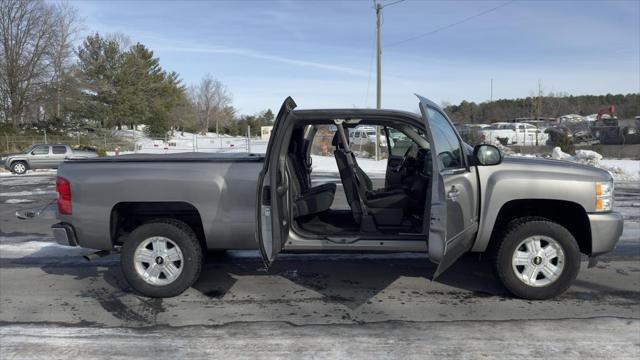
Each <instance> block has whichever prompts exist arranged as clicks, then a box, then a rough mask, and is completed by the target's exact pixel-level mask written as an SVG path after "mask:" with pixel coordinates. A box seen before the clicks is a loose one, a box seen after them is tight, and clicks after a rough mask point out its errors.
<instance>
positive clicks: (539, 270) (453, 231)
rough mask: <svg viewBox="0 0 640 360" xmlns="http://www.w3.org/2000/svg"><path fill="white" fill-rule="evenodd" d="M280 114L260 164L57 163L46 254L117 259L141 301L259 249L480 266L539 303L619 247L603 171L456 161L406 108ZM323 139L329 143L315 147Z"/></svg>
mask: <svg viewBox="0 0 640 360" xmlns="http://www.w3.org/2000/svg"><path fill="white" fill-rule="evenodd" d="M295 107H296V105H295V102H294V101H293V100H292V99H291V98H288V99H287V100H286V101H285V103H284V104H283V106H282V108H281V110H280V112H279V114H278V116H277V118H276V120H275V123H274V127H273V132H272V135H271V138H270V140H269V144H268V147H267V151H266V154H265V155H257V154H197V153H192V154H175V155H132V156H120V157H108V158H96V159H86V160H75V161H66V162H65V163H64V164H62V165H61V166H60V168H59V170H58V178H57V183H56V187H57V191H58V193H59V195H58V200H57V212H58V213H57V218H58V219H59V220H60V223H58V224H56V225H53V232H54V234H55V237H56V239H57V241H59V242H60V243H62V244H65V245H71V246H81V247H85V248H92V249H98V250H101V251H102V253H104V252H111V251H120V253H121V266H122V270H123V272H124V275H125V277H126V279H127V281H128V282H129V283H130V284H131V285H132V287H133V288H134V289H135V290H137V291H138V292H140V293H141V294H143V295H146V296H151V297H169V296H175V295H178V294H180V293H182V292H183V291H184V290H185V289H187V288H189V287H190V286H191V285H192V284H193V283H194V282H195V281H196V280H197V278H198V276H199V275H200V271H201V266H202V262H203V257H204V255H205V254H206V253H207V251H212V250H226V249H259V250H260V253H261V254H262V257H263V259H264V263H265V265H266V266H267V267H268V266H269V265H270V264H271V263H272V262H273V261H274V260H276V256H277V255H278V253H280V252H284V251H286V252H327V251H331V252H336V251H361V252H362V251H382V252H398V251H404V252H422V253H425V254H426V256H425V259H426V258H427V257H428V258H429V259H430V260H431V261H432V262H434V263H436V264H437V268H436V269H435V271H434V274H433V278H437V277H438V276H439V275H440V274H442V273H443V272H444V271H445V270H447V268H449V267H450V266H451V265H452V264H454V262H455V261H456V260H457V259H458V258H459V257H460V256H461V255H463V254H465V253H467V252H486V253H487V254H488V255H490V256H491V258H492V259H493V262H494V266H495V268H496V270H497V273H498V275H499V277H500V279H501V281H502V282H503V284H504V285H505V287H506V288H507V289H508V290H510V291H511V292H512V293H513V294H514V295H516V296H519V297H522V298H527V299H547V298H551V297H554V296H556V295H558V294H560V293H562V292H563V291H565V290H566V289H567V288H568V287H569V286H570V285H571V283H572V282H573V281H574V279H575V278H576V276H577V274H578V270H579V268H580V263H581V262H580V258H581V254H585V255H587V256H589V257H590V262H589V263H590V265H593V264H594V263H595V259H596V257H597V256H598V255H600V254H603V253H606V252H609V251H611V250H612V249H613V248H614V246H615V244H616V242H617V241H618V239H619V237H620V235H621V233H622V226H623V223H622V216H621V215H620V214H618V213H615V212H613V211H612V208H613V181H612V177H611V176H610V174H609V173H607V172H606V171H603V170H600V169H597V168H594V167H590V166H585V165H579V164H574V163H569V162H564V161H554V160H546V159H532V158H523V157H507V158H503V156H502V154H501V153H500V151H499V150H498V149H497V148H496V147H494V146H492V145H479V146H476V147H475V148H472V147H470V146H468V145H467V144H465V143H464V142H463V141H462V140H461V138H460V136H459V135H458V133H457V132H456V130H455V129H454V127H453V125H452V124H451V122H450V121H449V119H448V118H447V116H446V114H445V113H444V112H443V111H442V109H440V108H439V107H438V106H437V105H436V104H434V103H433V102H431V101H429V100H427V99H425V98H422V97H420V96H419V107H420V110H421V114H414V113H409V112H403V111H394V110H374V109H342V110H294V108H295ZM360 125H369V126H379V127H381V128H382V129H383V130H384V134H385V138H386V141H387V149H388V152H389V156H388V160H387V163H386V176H385V179H384V184H380V186H375V183H376V181H375V179H374V180H372V179H370V178H369V176H368V174H367V173H366V171H364V170H362V168H361V167H360V166H359V164H358V159H357V158H356V156H355V155H354V153H353V152H352V151H351V149H350V146H349V143H348V141H349V140H348V139H349V135H348V132H349V129H354V128H355V127H356V126H360ZM328 133H331V134H332V139H333V140H332V142H331V144H330V145H329V144H326V143H325V144H324V145H322V144H320V145H318V144H317V142H318V141H319V140H318V139H327V138H329V139H331V137H328V136H327V134H328ZM316 137H317V138H318V139H316ZM400 138H402V139H400ZM400 140H402V141H400ZM322 141H324V140H322ZM396 141H397V142H398V143H402V144H401V146H400V145H398V146H396V145H397V144H396ZM407 141H409V142H410V144H411V145H410V146H407ZM314 146H321V147H322V146H324V148H325V149H327V147H328V148H329V149H330V151H333V155H334V157H325V160H326V159H329V160H331V161H335V163H336V166H337V168H338V170H339V173H340V179H339V180H337V178H335V179H336V180H334V181H324V182H323V181H322V177H318V176H314V173H313V170H312V169H313V167H312V164H311V162H312V157H311V155H310V154H311V149H312V148H313V147H314ZM326 152H327V153H328V151H326ZM325 155H327V154H325ZM328 155H330V153H328ZM316 159H318V158H317V157H316ZM361 162H362V160H361Z"/></svg>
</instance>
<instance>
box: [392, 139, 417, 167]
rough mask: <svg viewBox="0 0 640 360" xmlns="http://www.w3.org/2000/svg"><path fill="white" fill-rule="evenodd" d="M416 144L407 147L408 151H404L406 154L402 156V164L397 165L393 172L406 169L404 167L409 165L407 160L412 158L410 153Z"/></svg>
mask: <svg viewBox="0 0 640 360" xmlns="http://www.w3.org/2000/svg"><path fill="white" fill-rule="evenodd" d="M414 146H415V145H411V146H409V148H407V151H405V152H404V156H403V157H402V161H401V162H400V164H398V166H396V167H395V168H394V169H393V172H395V173H399V172H401V171H402V170H404V168H406V167H407V162H408V160H409V159H411V157H409V153H411V151H412V150H413V147H414Z"/></svg>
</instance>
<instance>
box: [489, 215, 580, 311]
mask: <svg viewBox="0 0 640 360" xmlns="http://www.w3.org/2000/svg"><path fill="white" fill-rule="evenodd" d="M540 235H541V236H546V237H549V238H551V239H553V240H555V241H556V242H557V244H558V245H559V246H560V247H561V248H562V250H563V252H564V268H563V269H562V272H561V273H560V275H559V277H558V278H557V279H555V280H554V281H553V282H551V283H550V284H547V285H544V286H538V287H536V286H531V285H528V284H526V283H525V282H524V281H522V280H520V279H519V278H518V277H517V275H516V272H515V271H514V267H513V265H512V257H513V254H514V252H515V251H516V250H517V249H516V247H517V246H518V245H520V243H521V242H522V241H523V240H525V239H527V238H529V237H530V236H540ZM494 265H495V270H496V272H497V274H498V277H499V278H500V280H501V281H502V284H503V285H504V286H505V287H506V288H507V289H508V290H509V291H510V292H511V293H512V294H513V295H515V296H517V297H521V298H524V299H529V300H546V299H550V298H553V297H555V296H558V295H560V294H562V293H563V292H564V291H566V290H567V289H568V288H569V286H571V284H572V283H573V281H574V280H575V279H576V277H577V276H578V272H579V270H580V248H579V247H578V243H577V242H576V240H575V238H574V237H573V235H571V233H570V232H569V231H568V230H567V229H566V228H564V227H563V226H561V225H559V224H557V223H555V222H552V221H550V220H547V219H542V218H521V219H517V220H514V221H512V222H511V223H509V225H508V226H507V227H506V230H505V232H504V235H503V237H502V239H501V242H500V243H499V245H498V247H497V253H496V257H495V260H494Z"/></svg>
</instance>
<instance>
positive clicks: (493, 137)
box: [482, 122, 548, 146]
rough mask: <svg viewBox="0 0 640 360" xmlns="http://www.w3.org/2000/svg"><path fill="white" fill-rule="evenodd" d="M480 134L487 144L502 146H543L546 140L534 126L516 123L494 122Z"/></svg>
mask: <svg viewBox="0 0 640 360" xmlns="http://www.w3.org/2000/svg"><path fill="white" fill-rule="evenodd" d="M482 134H483V135H484V138H485V141H487V142H488V143H495V142H496V141H500V142H501V143H503V145H520V146H533V145H544V144H545V143H546V142H547V138H548V136H547V134H545V133H544V132H543V131H541V130H540V129H538V128H537V127H536V126H535V125H531V124H527V123H518V122H496V123H493V124H491V126H488V127H485V128H483V129H482ZM501 139H502V141H501Z"/></svg>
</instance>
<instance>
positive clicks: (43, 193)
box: [0, 189, 56, 197]
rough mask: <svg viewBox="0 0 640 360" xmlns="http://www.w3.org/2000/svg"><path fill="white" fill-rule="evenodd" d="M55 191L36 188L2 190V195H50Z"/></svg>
mask: <svg viewBox="0 0 640 360" xmlns="http://www.w3.org/2000/svg"><path fill="white" fill-rule="evenodd" d="M55 193H56V192H55V191H52V190H42V189H35V190H33V191H8V192H0V196H4V197H9V196H33V195H48V194H55Z"/></svg>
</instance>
